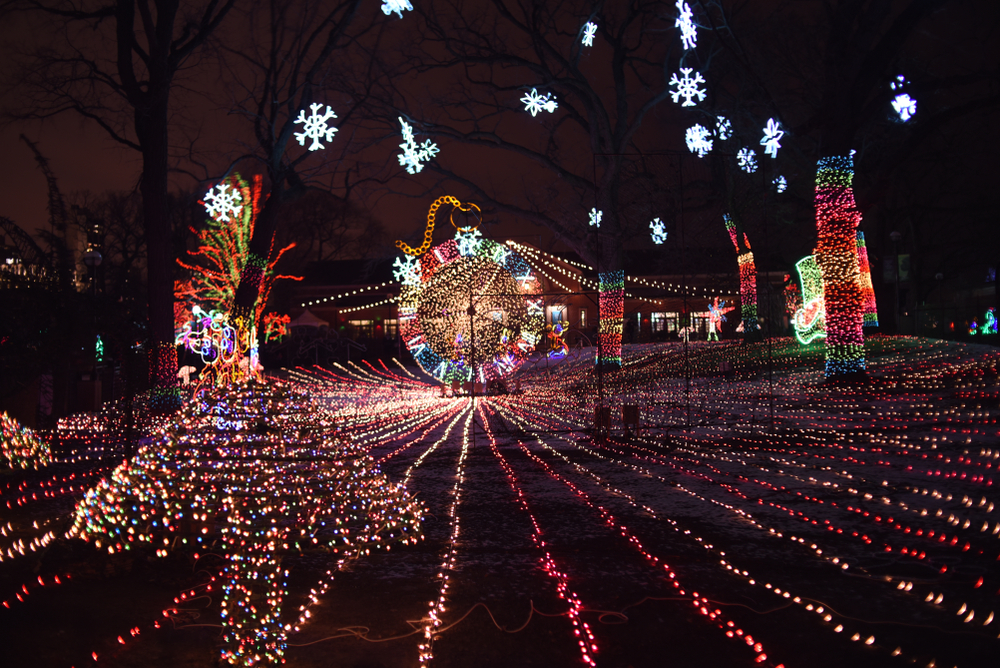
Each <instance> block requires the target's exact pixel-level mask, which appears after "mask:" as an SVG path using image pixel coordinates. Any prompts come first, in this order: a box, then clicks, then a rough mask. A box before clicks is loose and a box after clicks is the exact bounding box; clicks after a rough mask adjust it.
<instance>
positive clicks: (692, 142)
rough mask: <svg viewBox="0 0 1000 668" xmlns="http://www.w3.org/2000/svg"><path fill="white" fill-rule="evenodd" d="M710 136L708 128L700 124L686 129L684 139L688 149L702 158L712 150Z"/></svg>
mask: <svg viewBox="0 0 1000 668" xmlns="http://www.w3.org/2000/svg"><path fill="white" fill-rule="evenodd" d="M711 137H712V133H711V132H709V131H708V128H706V127H704V126H701V125H693V126H691V127H689V128H688V129H687V132H686V133H685V135H684V141H685V142H686V143H687V147H688V150H689V151H691V152H692V153H695V154H697V155H698V157H699V158H704V157H705V155H706V154H707V153H708V152H709V151H711V150H712V144H713V143H714V142H713V141H712V139H711Z"/></svg>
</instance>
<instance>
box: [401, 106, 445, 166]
mask: <svg viewBox="0 0 1000 668" xmlns="http://www.w3.org/2000/svg"><path fill="white" fill-rule="evenodd" d="M399 122H400V124H401V125H402V127H403V143H402V144H400V145H399V148H401V149H403V152H402V153H400V154H399V155H398V156H396V157H398V158H399V164H400V165H401V166H403V167H406V172H407V173H408V174H418V173H420V172H421V171H423V169H424V165H423V163H425V162H429V161H430V160H431V158H433V157H434V156H435V155H437V154H438V153H439V152H440V149H439V148H438V145H437V144H435V143H434V142H432V141H431V140H430V139H428V140H426V141H425V142H424V143H423V144H417V142H416V140H414V138H413V128H412V127H410V124H409V123H407V122H406V121H404V120H403V119H402V117H400V119H399Z"/></svg>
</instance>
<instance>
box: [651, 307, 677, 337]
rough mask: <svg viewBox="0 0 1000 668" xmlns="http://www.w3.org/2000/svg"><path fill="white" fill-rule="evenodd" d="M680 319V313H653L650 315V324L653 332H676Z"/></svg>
mask: <svg viewBox="0 0 1000 668" xmlns="http://www.w3.org/2000/svg"><path fill="white" fill-rule="evenodd" d="M679 319H680V314H679V313H673V312H667V313H664V312H660V313H651V314H650V316H649V321H650V325H651V327H652V329H653V332H654V333H656V332H676V331H677V322H678V320H679Z"/></svg>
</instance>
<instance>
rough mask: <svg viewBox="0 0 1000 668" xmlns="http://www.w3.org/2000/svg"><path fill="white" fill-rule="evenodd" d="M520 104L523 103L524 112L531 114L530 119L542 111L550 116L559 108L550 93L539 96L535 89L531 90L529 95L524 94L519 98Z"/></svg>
mask: <svg viewBox="0 0 1000 668" xmlns="http://www.w3.org/2000/svg"><path fill="white" fill-rule="evenodd" d="M521 102H524V110H525V111H528V112H531V116H532V118H534V116H535V114H537V113H538V112H539V111H541V110H543V109H544V110H545V111H547V112H549V113H550V114H551V113H552V112H554V111H555V110H556V109H558V108H559V105H558V104H557V103H556V98H555V96H553V95H552V93H546V94H545V95H541V94H540V93H539V92H538V90H537V89H535V88H532V89H531V92H530V93H527V94H525V96H524V97H522V98H521Z"/></svg>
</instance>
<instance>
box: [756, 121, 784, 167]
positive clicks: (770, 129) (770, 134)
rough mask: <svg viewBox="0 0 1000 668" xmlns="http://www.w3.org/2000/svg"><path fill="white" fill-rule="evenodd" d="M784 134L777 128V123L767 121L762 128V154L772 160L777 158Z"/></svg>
mask: <svg viewBox="0 0 1000 668" xmlns="http://www.w3.org/2000/svg"><path fill="white" fill-rule="evenodd" d="M784 134H785V131H784V130H781V129H779V128H778V122H777V121H776V120H774V119H773V118H769V119H767V125H765V126H764V136H763V137H761V140H760V143H761V144H762V145H763V146H764V154H765V155H769V156H771V157H772V158H777V157H778V149H779V148H781V143H780V140H781V137H782V136H783V135H784Z"/></svg>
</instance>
